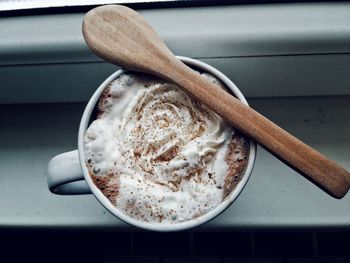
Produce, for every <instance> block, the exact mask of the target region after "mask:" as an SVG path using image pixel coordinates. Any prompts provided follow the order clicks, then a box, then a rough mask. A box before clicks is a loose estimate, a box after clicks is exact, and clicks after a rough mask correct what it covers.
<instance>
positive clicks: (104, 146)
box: [84, 72, 250, 223]
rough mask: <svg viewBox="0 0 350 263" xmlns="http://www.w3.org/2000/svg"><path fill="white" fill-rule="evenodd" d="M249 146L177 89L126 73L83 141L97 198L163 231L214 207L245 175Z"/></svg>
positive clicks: (111, 89) (109, 92) (109, 89)
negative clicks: (163, 225)
mask: <svg viewBox="0 0 350 263" xmlns="http://www.w3.org/2000/svg"><path fill="white" fill-rule="evenodd" d="M200 74H202V75H204V76H205V77H206V78H208V79H209V80H211V81H212V82H213V83H215V84H216V85H219V86H221V87H222V88H224V86H223V84H222V83H221V82H219V81H218V80H217V79H216V78H214V77H213V76H211V75H208V74H206V73H200ZM249 145H250V144H249V140H248V139H247V138H245V137H244V136H242V135H241V134H240V133H238V132H237V131H235V130H234V129H232V128H231V127H230V126H229V125H228V124H227V123H226V122H225V121H224V120H223V119H222V118H221V117H219V116H218V115H217V114H215V113H214V112H212V111H211V110H210V109H208V108H207V107H206V106H204V105H202V104H200V103H199V102H197V101H195V100H194V99H192V98H191V97H189V96H188V95H187V94H185V93H184V92H182V91H181V90H180V89H179V88H178V87H177V86H176V85H174V84H172V83H169V82H167V81H165V80H161V79H159V78H156V77H153V76H150V75H146V74H141V73H137V74H135V73H131V72H127V73H124V74H122V75H120V76H119V77H118V78H117V79H115V80H114V81H112V82H111V83H110V84H109V85H108V86H107V88H106V89H105V90H104V92H103V94H102V96H101V98H100V100H99V104H98V114H97V117H96V120H94V121H93V122H92V123H91V125H90V127H89V128H88V129H87V131H86V133H85V137H84V153H85V161H86V164H87V167H88V169H89V174H90V176H91V178H92V180H93V181H94V183H95V185H96V186H97V187H98V188H99V189H100V190H101V191H102V193H103V194H104V195H105V196H106V197H107V198H108V199H109V200H110V201H111V203H112V204H113V205H114V206H116V207H117V208H118V209H119V210H121V211H123V212H124V213H125V214H127V215H129V216H131V217H133V218H135V219H138V220H141V221H146V222H161V223H176V222H183V221H187V220H191V219H193V218H196V217H198V216H201V215H203V214H205V213H207V212H209V211H211V210H212V209H214V208H215V207H217V206H218V205H219V204H220V203H221V202H222V201H223V200H224V199H225V198H226V197H227V196H228V195H229V194H230V193H231V192H232V190H233V189H234V188H235V186H236V184H237V183H238V182H239V180H240V178H241V176H242V175H243V174H244V171H245V169H246V166H247V162H248V156H249Z"/></svg>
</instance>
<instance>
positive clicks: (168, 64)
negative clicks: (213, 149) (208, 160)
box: [83, 5, 350, 198]
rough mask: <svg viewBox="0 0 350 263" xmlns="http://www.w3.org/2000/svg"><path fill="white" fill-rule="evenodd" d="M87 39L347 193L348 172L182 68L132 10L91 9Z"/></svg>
mask: <svg viewBox="0 0 350 263" xmlns="http://www.w3.org/2000/svg"><path fill="white" fill-rule="evenodd" d="M83 35H84V38H85V40H86V43H87V44H88V46H89V47H90V48H91V50H92V51H93V52H94V53H96V54H97V55H98V56H100V57H101V58H103V59H105V60H107V61H109V62H111V63H114V64H117V65H119V66H121V67H123V68H126V69H130V70H134V71H141V72H146V73H151V74H155V75H158V76H160V77H162V78H165V79H168V80H170V81H172V82H174V83H177V84H178V85H180V86H181V87H182V88H183V90H184V91H185V92H187V93H189V94H191V95H192V96H193V97H195V98H196V99H198V100H199V101H201V102H202V103H204V104H206V105H207V106H208V107H210V108H211V109H212V110H214V111H215V112H216V113H218V114H219V115H220V116H222V117H223V118H224V119H226V120H227V121H228V122H230V123H231V124H232V126H234V127H235V128H236V129H238V130H240V131H241V132H242V133H244V134H245V135H247V136H248V137H250V138H252V139H253V140H255V141H256V142H257V143H258V144H260V145H262V146H263V147H264V148H265V149H267V150H268V151H270V152H271V153H272V154H274V155H275V156H277V157H278V158H279V159H281V160H282V161H283V162H285V163H286V164H288V165H289V166H290V167H292V168H294V169H295V170H297V171H298V172H300V173H301V174H302V175H304V176H305V177H306V178H308V179H310V180H311V181H313V182H314V183H316V184H317V185H318V186H320V187H321V188H322V189H324V190H326V191H327V192H328V193H330V194H331V195H332V196H334V197H336V198H342V197H343V196H344V195H345V194H346V193H347V191H348V190H349V187H350V174H349V172H347V171H346V170H345V169H344V168H342V167H341V166H340V165H338V164H337V163H335V162H334V161H332V160H329V159H328V158H327V157H326V156H324V155H322V154H321V153H319V152H318V151H316V150H315V149H313V148H311V147H310V146H308V145H306V144H305V143H303V142H302V141H300V140H298V139H297V138H295V137H294V136H292V135H291V134H289V133H288V132H286V131H285V130H283V129H282V128H280V127H279V126H277V125H276V124H274V123H273V122H271V121H270V120H268V119H267V118H265V117H264V116H262V115H261V114H259V113H257V112H256V111H254V110H253V109H251V108H250V107H248V106H246V105H244V104H243V103H241V102H240V101H239V100H237V99H236V98H235V97H233V96H231V95H230V94H229V93H227V92H226V91H224V90H222V89H220V88H218V87H216V86H215V85H213V84H212V83H211V82H209V81H208V80H206V79H205V78H203V77H202V76H200V75H199V74H198V73H196V72H195V71H193V70H192V69H190V68H189V67H187V66H186V65H184V64H183V63H182V62H181V61H179V60H178V59H177V58H176V57H175V56H174V55H173V54H172V53H171V51H170V50H169V49H168V48H167V46H166V45H165V44H164V42H163V41H162V40H161V39H160V37H159V36H158V35H157V33H156V32H155V31H154V30H153V28H152V27H151V26H150V25H149V24H148V23H147V22H146V21H145V20H144V19H143V17H142V16H140V15H139V14H138V13H137V12H135V11H134V10H132V9H130V8H127V7H124V6H120V5H109V6H101V7H97V8H95V9H92V10H91V11H89V12H88V13H87V14H86V16H85V18H84V21H83Z"/></svg>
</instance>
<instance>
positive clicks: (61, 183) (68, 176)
mask: <svg viewBox="0 0 350 263" xmlns="http://www.w3.org/2000/svg"><path fill="white" fill-rule="evenodd" d="M178 58H179V59H180V60H181V61H182V62H184V63H185V64H187V65H188V66H190V67H193V68H196V69H199V70H200V71H202V72H206V73H209V74H211V75H212V76H214V77H215V78H217V79H218V80H220V81H221V82H222V83H223V84H224V85H225V86H226V87H227V89H228V90H229V91H230V92H231V93H232V94H233V95H234V96H235V97H237V98H238V99H239V100H240V101H242V102H243V103H244V104H246V105H248V103H247V101H246V99H245V98H244V96H243V95H242V93H241V92H240V90H239V89H238V88H237V87H236V85H235V84H234V83H233V82H232V81H231V80H230V79H228V78H227V77H226V76H225V75H224V74H223V73H221V72H220V71H218V70H217V69H215V68H213V67H212V66H210V65H208V64H206V63H203V62H201V61H199V60H195V59H191V58H187V57H178ZM124 73H125V71H124V70H118V71H117V72H115V73H113V74H112V75H111V76H109V77H108V78H107V79H106V80H105V81H104V82H103V83H102V84H101V85H100V86H99V88H98V89H97V90H96V91H95V93H94V94H93V95H92V97H91V98H90V100H89V102H88V104H87V106H86V108H85V110H84V113H83V116H82V118H81V122H80V126H79V132H78V150H74V151H70V152H66V153H62V154H59V155H57V156H55V157H54V158H53V159H52V160H51V161H50V162H49V164H48V181H47V182H48V187H49V189H50V191H51V192H52V193H55V194H61V195H77V194H93V195H94V196H95V197H96V198H97V200H98V201H99V202H100V203H101V204H102V205H103V206H104V207H105V208H106V209H107V210H108V211H109V212H110V213H111V214H113V215H114V216H116V217H117V218H119V219H121V220H122V221H124V222H126V223H129V224H131V225H133V226H136V227H139V228H143V229H148V230H154V231H177V230H185V229H190V228H193V227H196V226H199V225H202V224H204V223H206V222H208V221H210V220H212V219H213V218H215V217H216V216H217V215H219V214H220V213H221V212H223V211H224V210H225V209H226V208H227V207H229V206H230V205H231V204H232V203H233V201H234V200H235V199H236V198H237V197H238V195H239V194H240V193H241V192H242V190H243V188H244V186H245V185H246V184H247V182H248V179H249V177H250V175H251V173H252V170H253V167H254V162H255V158H256V144H255V143H254V142H252V141H249V154H248V156H247V158H248V159H247V164H246V167H245V170H244V172H243V174H242V175H241V179H240V181H239V182H238V183H237V185H236V186H235V188H234V189H233V190H232V191H231V192H230V193H229V194H228V196H227V197H226V198H225V199H224V200H223V201H222V202H221V203H220V204H219V205H218V206H216V207H215V208H214V209H212V210H210V211H209V212H207V213H205V214H203V215H200V216H198V217H195V218H193V219H190V220H187V221H183V222H177V223H155V222H145V221H141V220H138V219H136V218H133V217H131V216H129V215H127V214H125V213H124V212H123V211H121V210H120V209H119V208H118V207H116V206H114V205H113V204H112V203H111V202H110V200H109V199H108V198H107V197H106V196H105V195H104V194H103V193H102V192H101V191H100V189H99V188H98V187H97V186H96V185H95V183H94V182H93V180H92V178H91V176H90V174H89V170H88V167H87V165H86V160H85V154H84V135H85V132H86V130H87V128H88V126H89V124H90V123H91V120H92V119H93V118H94V114H95V110H96V106H97V104H98V101H99V99H100V96H101V95H102V93H103V91H104V90H105V88H106V87H107V86H108V85H109V84H110V83H111V82H112V81H113V80H115V79H116V78H118V76H120V75H122V74H124Z"/></svg>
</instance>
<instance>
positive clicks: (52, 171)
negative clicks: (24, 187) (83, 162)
mask: <svg viewBox="0 0 350 263" xmlns="http://www.w3.org/2000/svg"><path fill="white" fill-rule="evenodd" d="M47 184H48V186H49V189H50V191H51V192H52V193H54V194H59V195H80V194H91V193H92V192H91V190H90V188H89V186H88V184H87V183H86V181H85V179H84V175H83V172H82V170H81V167H80V162H79V155H78V150H74V151H71V152H66V153H61V154H59V155H56V156H55V157H54V158H52V159H51V161H50V162H49V165H48V177H47Z"/></svg>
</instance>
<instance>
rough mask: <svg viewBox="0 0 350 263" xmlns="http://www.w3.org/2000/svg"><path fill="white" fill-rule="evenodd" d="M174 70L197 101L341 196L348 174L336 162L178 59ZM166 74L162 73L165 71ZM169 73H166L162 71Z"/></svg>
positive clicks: (348, 181) (347, 184)
mask: <svg viewBox="0 0 350 263" xmlns="http://www.w3.org/2000/svg"><path fill="white" fill-rule="evenodd" d="M169 70H171V71H173V73H174V70H175V71H176V73H177V74H172V75H173V76H176V77H175V78H176V79H173V81H174V82H176V83H178V84H180V85H181V86H183V87H184V88H185V89H186V91H187V92H189V93H191V94H192V95H193V96H194V97H195V98H197V99H198V100H199V101H201V102H203V103H204V104H206V105H207V106H209V107H210V108H211V109H213V110H214V111H215V112H216V113H218V114H219V115H220V116H221V117H223V118H224V119H226V120H227V121H228V122H230V123H231V124H233V125H234V127H235V128H237V129H238V130H240V131H241V132H242V133H243V134H245V135H247V136H248V137H250V138H253V139H254V140H255V141H256V142H257V143H258V144H260V145H261V146H263V147H264V148H265V149H266V150H268V151H269V152H271V153H272V154H273V155H275V156H276V157H278V158H279V159H280V160H282V161H283V162H285V163H286V164H287V165H288V166H290V167H292V168H293V169H295V170H297V171H298V172H300V173H301V174H302V175H304V176H305V177H306V178H307V179H309V180H311V181H313V182H314V183H316V184H318V185H319V186H320V187H321V188H323V189H324V190H326V191H327V192H329V193H330V194H331V195H333V196H334V197H336V198H342V197H343V196H344V195H345V194H346V193H347V191H348V190H349V188H350V174H349V172H347V171H346V170H345V169H344V168H343V167H341V166H340V165H338V164H337V163H336V162H334V161H332V160H330V159H328V158H327V157H326V156H324V155H323V154H321V153H319V152H318V151H316V150H315V149H313V148H311V147H310V146H308V145H306V144H305V143H303V142H302V141H300V140H299V139H297V138H296V137H294V136H292V135H291V134H289V133H288V132H287V131H285V130H283V129H282V128H280V127H279V126H277V125H276V124H274V123H273V122H272V121H270V120H269V119H267V118H266V117H264V116H263V115H261V114H259V113H258V112H256V111H254V110H253V109H252V108H250V107H248V106H246V105H244V104H243V103H241V102H240V101H239V100H238V99H236V98H235V97H233V96H231V95H230V94H228V93H227V92H226V91H224V90H222V89H220V88H218V87H217V86H215V85H214V84H212V83H209V82H208V81H207V80H206V79H204V78H203V77H202V76H200V75H199V74H198V73H196V72H195V71H193V70H189V69H188V67H187V66H186V65H184V64H183V63H182V62H178V63H174V65H173V67H172V68H171V69H169ZM165 74H166V73H165ZM166 75H168V76H170V74H166Z"/></svg>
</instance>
